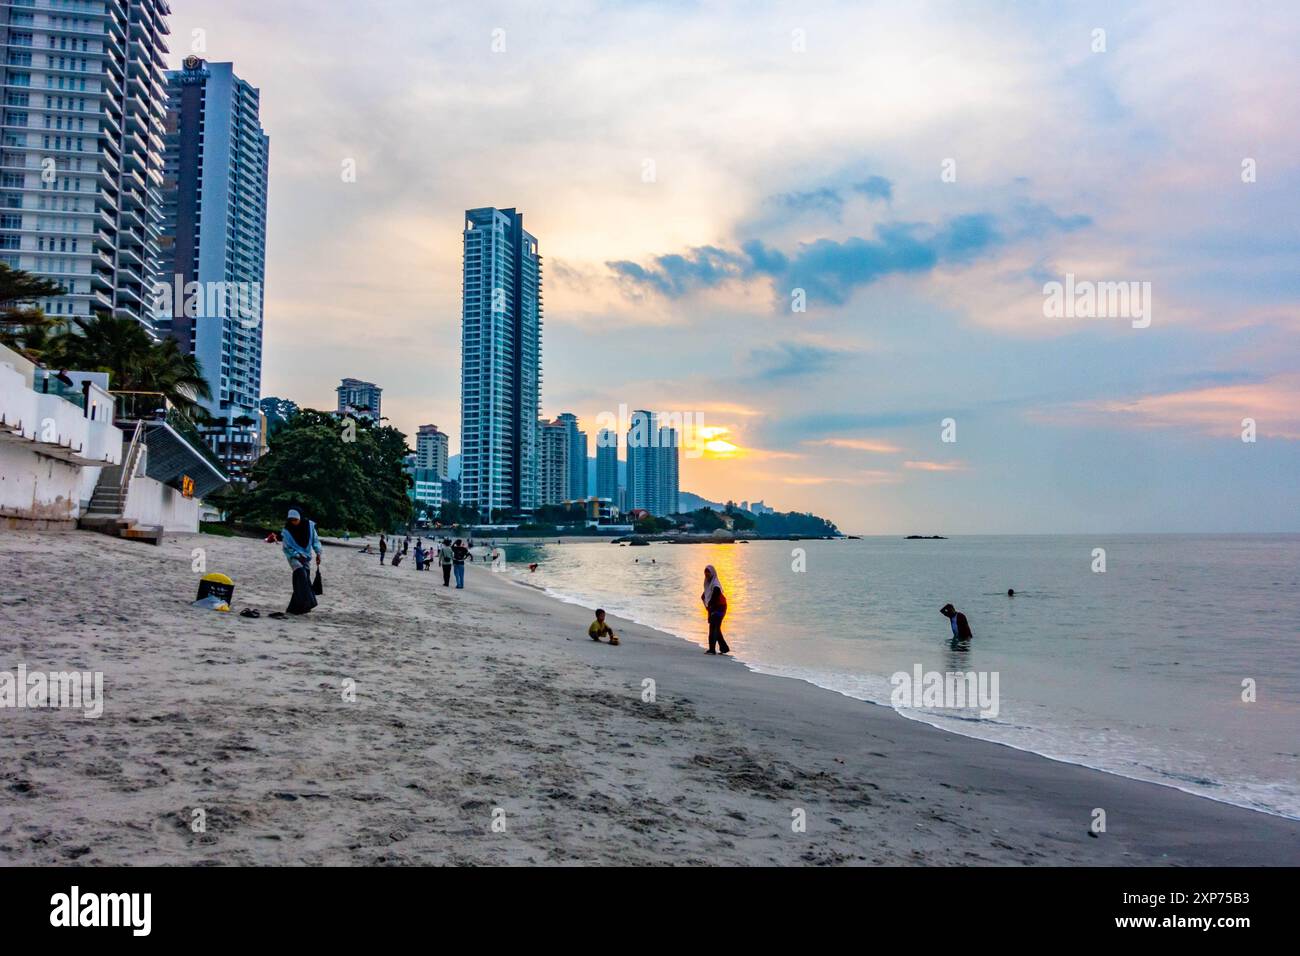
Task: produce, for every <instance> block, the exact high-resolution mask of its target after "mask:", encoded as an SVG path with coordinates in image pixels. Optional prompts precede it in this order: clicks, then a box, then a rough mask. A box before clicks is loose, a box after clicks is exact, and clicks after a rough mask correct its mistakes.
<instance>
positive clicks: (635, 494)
mask: <svg viewBox="0 0 1300 956" xmlns="http://www.w3.org/2000/svg"><path fill="white" fill-rule="evenodd" d="M658 431H659V430H658V426H657V424H656V419H655V413H654V412H648V411H644V410H638V411H635V412H633V413H632V415H631V417H630V418H629V419H628V430H627V506H628V508H629V509H630V510H633V511H635V510H644V511H649V512H650V513H651V514H654V513H655V506H656V504H657V502H656V501H655V494H656V490H657V487H658V486H657V483H656V481H655V473H656V472H655V456H654V452H655V448H654V443H655V440H656V438H657V436H658Z"/></svg>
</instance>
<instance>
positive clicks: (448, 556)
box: [438, 538, 455, 587]
mask: <svg viewBox="0 0 1300 956" xmlns="http://www.w3.org/2000/svg"><path fill="white" fill-rule="evenodd" d="M453 560H455V558H454V556H453V554H452V550H451V538H443V539H442V544H441V545H440V546H439V547H438V563H439V564H440V565H442V586H443V587H448V586H449V585H450V584H451V564H452V561H453Z"/></svg>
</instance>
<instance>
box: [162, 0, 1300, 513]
mask: <svg viewBox="0 0 1300 956" xmlns="http://www.w3.org/2000/svg"><path fill="white" fill-rule="evenodd" d="M172 6H173V11H174V15H173V17H172V19H171V23H172V38H171V40H172V62H173V65H179V63H180V60H181V59H182V58H183V57H184V56H185V55H186V54H188V53H190V52H199V53H200V54H201V55H203V56H205V57H207V58H208V59H211V60H215V61H225V60H232V61H233V62H234V64H235V69H236V72H237V73H238V74H239V75H240V76H242V77H243V78H244V79H246V80H248V81H249V82H250V83H253V84H254V85H256V86H258V87H260V89H261V92H262V121H263V125H264V126H265V127H266V129H267V131H268V133H269V134H270V136H271V192H270V223H269V237H268V242H269V252H268V262H267V290H266V295H267V307H266V332H265V336H266V338H265V358H264V373H263V388H262V391H263V394H264V395H276V396H280V397H285V398H291V399H293V400H295V401H297V402H299V403H300V404H303V405H309V406H315V407H324V408H330V407H333V402H334V392H333V389H334V386H335V385H337V384H338V380H339V379H340V378H341V377H343V376H353V377H357V378H362V379H368V380H371V381H375V382H377V383H379V384H380V385H382V386H383V387H384V411H385V414H386V415H387V416H388V417H389V418H390V419H391V420H392V423H393V424H395V425H397V426H398V427H400V428H402V429H403V430H404V431H406V432H407V433H408V434H409V435H411V436H412V442H413V435H414V431H415V428H416V426H417V425H419V424H422V423H425V422H433V423H436V424H438V425H439V426H441V427H443V428H444V429H445V430H447V431H449V432H450V433H451V435H452V438H453V444H452V450H453V452H455V451H456V450H457V447H456V440H457V438H458V432H459V419H460V411H459V397H458V396H459V380H460V291H461V290H460V274H461V228H462V224H463V223H462V219H463V212H464V210H465V209H467V208H472V207H476V206H489V205H494V206H500V207H510V206H513V207H516V208H518V209H520V210H521V211H522V212H523V213H524V225H525V228H526V229H528V230H529V231H530V232H532V233H533V234H534V235H536V236H537V237H538V240H539V243H540V246H541V252H542V254H543V256H544V257H545V287H544V294H545V300H546V303H545V308H546V318H545V331H544V335H543V362H544V380H543V389H542V406H543V409H544V414H545V415H546V416H547V417H552V416H554V415H556V414H558V413H560V412H563V411H572V412H574V413H576V414H577V415H578V416H579V418H580V419H581V420H582V422H583V425H584V427H586V428H587V429H588V431H589V432H590V433H591V435H592V439H593V441H592V454H593V455H594V453H595V445H594V432H595V422H596V418H597V416H598V415H599V414H600V413H602V412H606V413H617V410H618V408H619V406H620V405H621V404H626V405H627V406H629V407H631V408H649V409H654V410H660V411H668V412H672V411H676V412H681V413H683V414H686V415H690V416H694V415H697V414H698V415H702V416H703V421H704V423H705V425H706V426H707V427H708V428H709V429H712V431H710V432H709V434H708V438H709V440H710V450H709V451H706V453H705V455H704V456H703V457H701V458H691V459H687V460H683V462H682V469H681V472H682V488H683V490H686V491H692V492H695V493H697V494H702V495H705V496H706V497H710V498H715V499H725V498H727V497H732V498H735V499H737V500H740V499H748V500H755V499H763V500H765V501H766V502H767V503H768V504H769V505H772V506H774V507H777V508H779V509H781V510H800V511H815V512H817V513H819V514H824V515H826V516H828V517H830V518H831V519H832V520H834V521H836V522H837V523H838V524H839V526H840V527H841V529H843V530H845V531H847V532H855V533H908V532H916V533H927V534H928V533H975V532H1095V533H1102V532H1117V531H1272V530H1289V531H1297V530H1300V480H1297V474H1298V473H1300V108H1298V106H1300V83H1298V82H1297V68H1296V51H1297V50H1298V49H1300V9H1298V8H1297V7H1296V6H1295V5H1293V4H1291V3H1282V2H1277V3H1270V2H1260V3H1231V4H1227V3H1114V4H1070V5H1068V8H1067V7H1066V6H1065V5H1062V4H1056V3H1016V4H1012V3H993V2H989V3H977V4H970V3H968V4H956V3H935V4H927V3H922V2H909V3H898V4H892V3H885V4H873V3H852V4H849V3H846V4H836V3H791V4H782V3H727V4H709V3H670V2H663V0H660V2H656V3H636V2H623V3H613V2H610V3H582V2H574V3H569V2H563V0H557V2H553V3H547V4H538V3H518V4H493V3H436V4H435V3H429V2H428V0H390V2H388V3H384V4H371V5H365V6H364V8H363V7H362V5H360V4H357V3H343V2H334V0H172ZM196 30H199V31H203V32H202V33H198V34H196V33H195V32H194V31H196ZM1097 31H1104V35H1103V34H1101V33H1098V32H1097ZM196 48H197V49H196ZM349 161H355V166H356V170H357V174H356V181H355V182H346V181H345V177H344V176H343V170H344V167H345V165H346V164H347V163H348V162H349ZM1244 170H1246V171H1245V172H1244ZM945 174H946V175H945ZM954 174H955V175H954ZM1251 178H1253V179H1254V181H1243V179H1247V180H1249V179H1251ZM1067 273H1069V274H1072V275H1073V276H1075V277H1076V279H1078V280H1080V281H1096V282H1136V283H1150V286H1149V288H1150V290H1151V313H1150V319H1151V321H1150V325H1149V327H1146V328H1135V327H1134V323H1133V322H1130V321H1129V319H1128V318H1123V317H1120V318H1114V317H1112V318H1048V317H1046V316H1045V312H1044V299H1045V296H1044V285H1045V283H1049V282H1053V281H1059V282H1064V281H1065V276H1066V274H1067ZM796 290H802V297H803V299H804V300H805V301H806V311H795V310H793V309H792V303H794V302H795V301H796V299H797V298H798V297H799V293H797V292H796ZM1244 418H1251V419H1254V420H1255V423H1256V441H1254V442H1243V441H1242V428H1243V426H1242V420H1243V419H1244ZM945 419H951V420H952V421H953V422H954V423H955V437H956V441H954V442H946V441H943V440H942V439H943V424H942V423H943V422H944V420H945ZM949 437H951V429H950V435H949Z"/></svg>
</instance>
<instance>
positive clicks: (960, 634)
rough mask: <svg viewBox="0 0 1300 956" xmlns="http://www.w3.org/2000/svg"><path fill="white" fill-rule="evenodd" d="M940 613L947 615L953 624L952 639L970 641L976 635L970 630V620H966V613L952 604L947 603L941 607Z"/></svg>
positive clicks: (949, 621)
mask: <svg viewBox="0 0 1300 956" xmlns="http://www.w3.org/2000/svg"><path fill="white" fill-rule="evenodd" d="M939 613H940V614H942V615H943V616H944V617H946V618H947V619H948V623H949V624H951V625H952V639H953V640H954V641H969V640H970V639H971V638H972V637H974V636H975V635H974V634H972V633H971V631H970V622H969V621H968V620H966V615H965V614H963V613H962V612H961V611H959V610H957V609H956V608H955V607H953V606H952V605H951V604H945V605H944V606H943V607H941V608H939Z"/></svg>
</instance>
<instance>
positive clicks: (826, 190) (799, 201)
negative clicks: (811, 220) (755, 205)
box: [768, 186, 844, 222]
mask: <svg viewBox="0 0 1300 956" xmlns="http://www.w3.org/2000/svg"><path fill="white" fill-rule="evenodd" d="M768 202H771V203H775V204H776V205H778V206H780V207H782V208H783V209H788V210H790V211H792V212H800V213H802V212H817V213H822V214H824V215H827V216H830V217H831V218H832V219H834V220H835V221H836V222H838V221H839V219H840V214H841V213H842V212H843V211H844V197H843V196H841V195H840V194H839V192H838V191H837V190H834V189H831V188H830V187H829V186H823V187H822V188H821V189H813V190H809V191H807V192H793V193H781V194H780V195H777V196H772V197H771V198H770V199H769V200H768Z"/></svg>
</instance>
